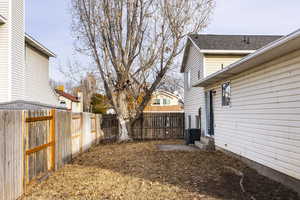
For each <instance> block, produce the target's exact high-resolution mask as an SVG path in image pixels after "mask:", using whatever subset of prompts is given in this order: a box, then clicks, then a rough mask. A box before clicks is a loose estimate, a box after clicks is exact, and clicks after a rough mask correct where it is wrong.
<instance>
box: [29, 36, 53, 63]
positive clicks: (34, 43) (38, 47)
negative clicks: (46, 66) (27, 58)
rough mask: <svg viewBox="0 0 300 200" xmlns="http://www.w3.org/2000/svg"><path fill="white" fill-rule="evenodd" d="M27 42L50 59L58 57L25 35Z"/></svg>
mask: <svg viewBox="0 0 300 200" xmlns="http://www.w3.org/2000/svg"><path fill="white" fill-rule="evenodd" d="M25 42H26V43H27V44H29V45H30V46H32V47H34V48H35V49H37V50H38V51H40V52H41V53H43V54H45V55H46V56H48V57H56V55H55V53H53V52H52V51H50V50H49V49H48V48H46V47H45V46H44V45H42V44H41V43H39V42H38V41H37V40H35V39H34V38H33V37H31V36H30V35H28V34H25Z"/></svg>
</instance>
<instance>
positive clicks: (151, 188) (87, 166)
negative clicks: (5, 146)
mask: <svg viewBox="0 0 300 200" xmlns="http://www.w3.org/2000/svg"><path fill="white" fill-rule="evenodd" d="M173 143H174V144H179V143H182V141H179V140H170V141H148V142H134V143H127V144H106V145H99V146H96V147H94V148H92V149H91V150H90V151H89V152H86V153H84V154H82V155H79V156H78V157H77V158H76V159H74V160H73V162H72V163H71V164H69V165H66V166H65V167H64V168H62V169H60V170H59V171H57V172H55V173H54V174H52V175H51V176H50V177H49V178H48V179H47V180H45V181H43V182H41V183H35V184H33V185H32V186H31V187H30V188H29V190H28V192H27V194H26V195H25V197H24V199H26V200H31V199H43V200H48V199H49V200H50V199H51V200H52V199H55V200H59V199H72V200H73V199H74V200H76V199H82V200H92V199H93V200H101V199H116V200H117V199H125V200H134V199H141V200H147V199H153V200H160V199H161V200H165V199H174V200H175V199H187V200H189V199H191V200H197V199H201V200H225V199H226V200H229V199H234V200H243V199H249V197H250V196H253V197H255V199H256V200H279V199H282V200H297V199H299V198H298V197H297V196H296V194H295V193H293V192H291V191H290V190H288V189H286V188H285V187H283V186H282V185H280V184H278V183H276V182H273V181H271V180H269V179H267V178H265V177H263V176H261V175H258V174H257V173H256V172H255V171H254V170H251V169H249V168H247V167H246V166H245V165H244V164H243V163H242V162H240V161H238V160H236V159H234V158H232V157H229V156H226V155H224V154H223V153H221V152H214V153H208V152H202V151H193V152H183V151H171V152H164V151H159V150H158V149H157V148H156V144H173ZM224 166H230V167H233V168H235V169H238V170H241V171H242V172H244V174H245V176H246V177H245V180H244V185H245V189H246V190H247V193H246V194H243V193H242V192H241V189H240V185H239V180H240V178H239V177H238V176H237V175H235V174H233V172H231V171H228V170H227V169H225V168H224Z"/></svg>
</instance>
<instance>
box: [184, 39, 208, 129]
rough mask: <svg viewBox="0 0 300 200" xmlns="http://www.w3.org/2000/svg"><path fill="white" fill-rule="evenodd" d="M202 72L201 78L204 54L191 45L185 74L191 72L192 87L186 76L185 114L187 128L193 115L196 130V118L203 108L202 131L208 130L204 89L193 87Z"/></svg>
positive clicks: (192, 124) (193, 126)
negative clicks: (189, 118) (199, 110)
mask: <svg viewBox="0 0 300 200" xmlns="http://www.w3.org/2000/svg"><path fill="white" fill-rule="evenodd" d="M199 70H200V74H201V77H200V78H202V77H203V54H201V53H200V52H199V51H198V50H197V49H196V47H195V46H194V45H193V44H191V48H190V52H189V56H188V60H187V64H186V69H185V72H188V71H190V76H191V87H190V88H187V86H186V85H187V80H186V76H185V77H184V83H185V89H184V112H185V122H186V123H185V127H186V128H188V125H189V124H188V116H189V115H191V120H192V123H191V128H196V127H197V126H196V116H197V115H198V109H199V108H200V107H201V109H202V116H201V126H202V131H204V130H206V120H205V119H206V116H205V113H204V111H205V98H204V89H203V88H200V87H192V85H194V84H195V83H196V82H197V81H198V80H199V78H198V71H199Z"/></svg>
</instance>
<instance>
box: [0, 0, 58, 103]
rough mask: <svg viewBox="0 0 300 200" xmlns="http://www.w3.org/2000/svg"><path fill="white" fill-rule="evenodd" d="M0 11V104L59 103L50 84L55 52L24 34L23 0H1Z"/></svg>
mask: <svg viewBox="0 0 300 200" xmlns="http://www.w3.org/2000/svg"><path fill="white" fill-rule="evenodd" d="M0 12H1V13H0V15H1V16H0V55H1V57H0V108H12V107H14V108H15V107H16V105H18V106H21V107H22V105H23V106H37V107H40V106H41V107H56V106H58V105H59V104H58V98H57V96H56V95H55V92H54V91H53V90H52V89H51V87H50V85H49V59H50V58H51V57H55V54H54V53H52V52H51V51H50V50H48V49H47V48H46V47H45V46H43V45H42V44H40V43H39V42H37V41H36V40H34V39H33V38H32V37H31V36H29V35H25V26H24V24H25V23H24V1H23V0H20V1H8V0H3V1H1V2H0Z"/></svg>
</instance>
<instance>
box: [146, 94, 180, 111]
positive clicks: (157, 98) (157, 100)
mask: <svg viewBox="0 0 300 200" xmlns="http://www.w3.org/2000/svg"><path fill="white" fill-rule="evenodd" d="M144 112H183V103H182V99H181V98H180V97H179V96H178V95H175V94H172V93H170V92H167V91H162V90H158V91H156V92H154V93H153V95H152V97H151V100H150V103H149V104H148V105H147V106H146V108H145V109H144Z"/></svg>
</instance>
